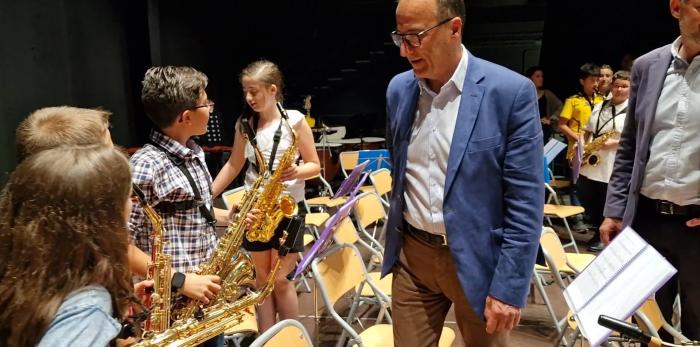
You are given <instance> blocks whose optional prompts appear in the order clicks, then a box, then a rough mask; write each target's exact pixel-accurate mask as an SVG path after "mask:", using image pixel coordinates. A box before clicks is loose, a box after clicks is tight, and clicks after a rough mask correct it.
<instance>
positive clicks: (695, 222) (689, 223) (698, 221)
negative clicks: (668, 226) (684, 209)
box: [685, 218, 700, 228]
mask: <svg viewBox="0 0 700 347" xmlns="http://www.w3.org/2000/svg"><path fill="white" fill-rule="evenodd" d="M685 225H687V226H689V227H691V228H694V227H696V226H698V225H700V218H693V219H691V220H689V221H687V222H685Z"/></svg>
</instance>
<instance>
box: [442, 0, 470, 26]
mask: <svg viewBox="0 0 700 347" xmlns="http://www.w3.org/2000/svg"><path fill="white" fill-rule="evenodd" d="M437 11H438V13H437V15H438V18H439V19H440V20H443V19H447V18H454V17H459V18H461V19H462V23H464V21H465V20H466V18H465V17H466V10H465V6H464V0H437Z"/></svg>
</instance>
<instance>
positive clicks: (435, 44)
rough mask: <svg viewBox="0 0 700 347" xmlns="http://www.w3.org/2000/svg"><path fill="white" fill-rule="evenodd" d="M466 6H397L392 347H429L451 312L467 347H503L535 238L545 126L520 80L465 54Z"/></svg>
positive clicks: (411, 1)
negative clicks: (399, 59)
mask: <svg viewBox="0 0 700 347" xmlns="http://www.w3.org/2000/svg"><path fill="white" fill-rule="evenodd" d="M463 20H464V2H463V1H457V0H453V1H440V2H439V4H438V1H437V0H401V1H399V4H398V7H397V9H396V22H397V30H396V31H394V32H393V33H392V39H393V41H394V43H395V44H396V45H397V46H399V47H400V52H401V55H402V56H403V57H405V58H406V59H407V60H408V61H409V63H410V64H411V66H412V70H411V71H407V72H404V73H401V74H399V75H397V76H396V77H394V78H393V79H392V80H391V82H390V83H389V87H388V90H387V143H388V146H389V149H390V151H391V160H392V164H393V168H392V171H393V190H392V198H391V205H390V212H389V217H388V218H389V219H388V221H387V225H386V227H387V229H386V230H387V234H386V251H385V259H384V264H383V269H382V272H383V274H384V275H386V274H388V273H393V275H394V278H393V285H392V314H393V317H394V341H395V342H394V343H395V345H397V346H435V345H437V341H438V339H439V336H440V332H441V330H442V326H443V323H444V319H445V316H446V314H447V312H448V310H449V308H450V306H451V305H452V304H453V303H454V305H455V315H456V318H457V323H458V325H459V328H460V332H461V334H462V336H463V337H464V341H465V344H466V345H467V346H505V345H507V343H508V332H509V331H510V330H511V329H513V327H514V326H515V325H517V323H518V320H519V316H520V309H521V308H522V307H523V306H524V305H525V301H526V296H527V292H528V288H529V282H530V277H531V275H532V271H533V265H534V262H535V255H536V253H537V245H538V240H539V235H540V233H541V230H542V218H543V202H544V185H543V178H544V174H543V166H542V155H543V154H542V127H541V126H540V123H539V113H538V106H537V97H536V93H535V87H534V85H533V84H532V82H531V81H530V80H528V79H527V78H525V77H523V76H521V75H519V74H516V73H514V72H513V71H510V70H508V69H506V68H504V67H501V66H498V65H495V64H492V63H490V62H487V61H485V60H482V59H479V58H477V57H475V56H473V55H471V54H470V53H469V52H468V51H467V50H466V48H464V46H463V45H462V23H463Z"/></svg>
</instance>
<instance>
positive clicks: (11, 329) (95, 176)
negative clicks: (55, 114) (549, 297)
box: [0, 145, 133, 346]
mask: <svg viewBox="0 0 700 347" xmlns="http://www.w3.org/2000/svg"><path fill="white" fill-rule="evenodd" d="M130 191H131V175H130V171H129V163H128V162H127V160H126V158H125V156H124V155H123V154H121V153H120V152H119V151H118V150H116V149H113V148H110V147H108V146H98V145H95V146H70V147H67V146H63V147H58V148H54V149H48V150H45V151H41V152H39V153H37V154H35V155H33V156H30V157H28V158H27V159H25V160H24V161H23V162H22V163H21V164H20V165H19V166H17V168H16V170H15V171H14V172H13V173H12V174H11V175H10V179H9V181H8V183H7V185H6V186H5V188H4V189H3V191H2V195H0V336H3V339H6V340H5V341H3V342H0V345H9V346H28V345H35V344H37V343H38V342H39V341H40V340H41V337H42V336H43V335H44V333H45V332H46V329H47V328H48V326H49V323H50V322H51V320H52V319H53V317H54V316H55V314H56V311H57V310H58V308H59V307H60V305H61V303H62V302H63V301H64V299H65V298H66V296H67V295H68V294H69V293H71V292H73V291H75V290H77V289H79V288H82V287H85V286H88V285H91V284H96V285H101V286H103V287H105V288H106V289H107V291H109V293H110V295H111V297H112V307H113V311H114V314H115V316H116V317H121V316H122V314H123V312H124V311H125V309H126V307H127V303H128V301H129V300H131V298H132V297H133V294H132V291H133V286H132V285H131V283H130V280H129V271H128V267H127V246H128V242H129V241H128V233H127V227H126V216H125V213H126V202H127V199H129V195H130Z"/></svg>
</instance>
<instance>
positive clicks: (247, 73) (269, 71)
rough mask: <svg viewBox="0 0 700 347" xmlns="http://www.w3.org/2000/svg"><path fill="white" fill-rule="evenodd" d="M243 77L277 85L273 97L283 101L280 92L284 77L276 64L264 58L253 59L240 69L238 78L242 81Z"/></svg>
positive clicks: (269, 84)
mask: <svg viewBox="0 0 700 347" xmlns="http://www.w3.org/2000/svg"><path fill="white" fill-rule="evenodd" d="M244 77H248V78H250V79H253V80H256V81H259V82H262V83H264V84H266V85H268V86H271V85H273V84H274V85H275V86H276V87H277V93H276V94H275V99H277V101H279V102H282V101H284V96H283V93H282V91H283V89H284V79H283V78H282V72H281V71H280V68H279V67H278V66H277V64H275V63H273V62H271V61H269V60H264V59H262V60H257V61H254V62H252V63H250V64H248V66H246V67H245V69H243V71H241V76H240V80H241V81H243V78H244Z"/></svg>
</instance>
